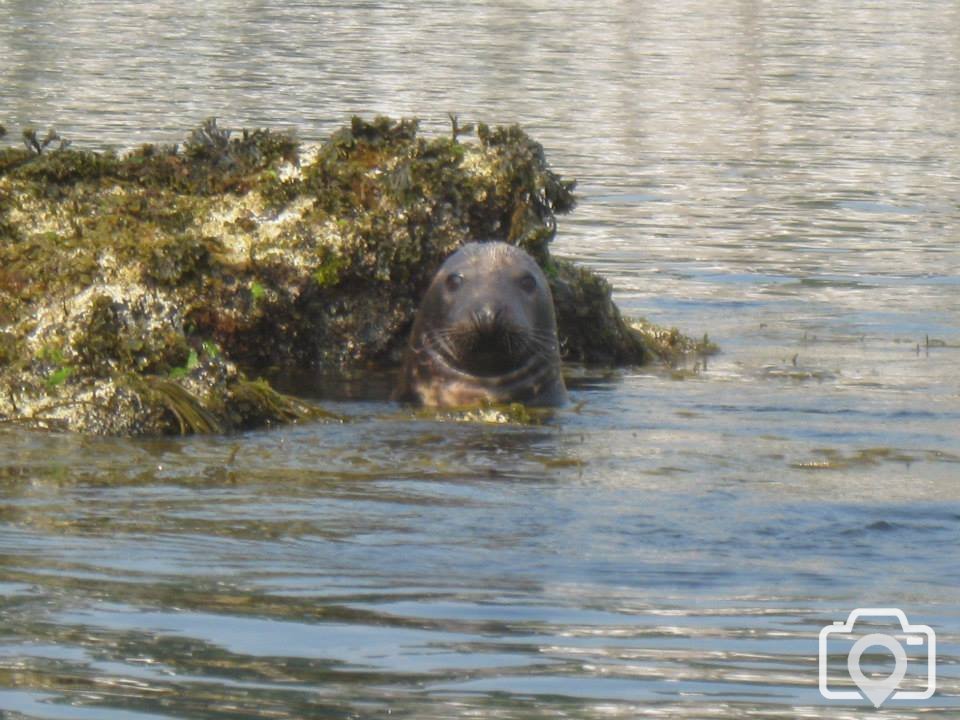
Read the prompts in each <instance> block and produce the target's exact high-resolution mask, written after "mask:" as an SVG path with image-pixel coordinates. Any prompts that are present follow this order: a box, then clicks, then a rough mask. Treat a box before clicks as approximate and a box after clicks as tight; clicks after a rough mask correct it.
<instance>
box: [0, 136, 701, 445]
mask: <svg viewBox="0 0 960 720" xmlns="http://www.w3.org/2000/svg"><path fill="white" fill-rule="evenodd" d="M451 123H452V132H451V134H450V135H445V136H441V137H433V138H426V137H423V136H421V135H420V133H419V127H418V123H417V121H416V120H393V119H390V118H384V117H378V118H375V119H373V120H364V119H362V118H358V117H355V118H353V119H352V120H351V122H350V124H349V125H348V126H346V127H344V128H342V129H340V130H338V131H337V132H335V133H334V134H333V135H331V136H330V138H329V139H328V140H327V141H326V142H324V143H322V144H320V145H319V146H316V147H309V148H304V147H302V146H301V145H300V143H299V142H298V141H297V140H296V139H295V138H294V137H293V136H292V135H289V134H286V133H276V132H272V131H269V130H243V131H240V132H237V133H234V132H231V131H228V130H224V129H222V128H220V126H219V125H218V124H217V122H216V120H214V119H210V120H208V121H206V122H205V123H203V125H201V127H199V128H197V129H196V130H194V131H193V132H192V133H190V134H189V136H188V137H187V140H186V141H185V143H183V145H182V146H166V147H164V146H155V145H145V146H142V147H139V148H135V149H133V150H130V151H129V152H126V153H124V154H117V153H114V152H103V153H95V152H90V151H86V150H78V149H74V148H73V147H71V146H69V144H68V143H66V142H65V141H62V140H61V139H60V138H59V136H56V134H55V133H48V134H47V136H46V137H44V138H40V137H39V136H38V135H37V134H36V133H34V134H33V135H31V136H30V137H29V138H28V137H27V136H25V137H24V140H25V146H24V147H22V148H5V149H0V420H5V421H10V422H16V421H18V420H19V421H22V422H24V423H25V424H29V425H31V426H37V427H64V428H68V429H74V430H79V431H83V432H95V433H120V434H142V433H164V432H169V433H193V432H225V431H230V430H235V429H241V428H247V427H256V426H258V425H263V424H267V423H271V422H291V421H297V420H301V419H306V418H314V417H317V416H318V411H317V409H316V408H314V407H312V406H310V405H308V404H305V403H302V402H301V401H298V400H296V399H294V398H290V397H289V396H285V395H281V394H280V393H277V392H275V391H274V390H272V389H271V388H270V387H269V385H268V384H266V383H265V382H262V381H253V380H249V379H248V376H249V377H256V376H257V375H260V374H263V373H265V372H268V371H274V370H277V369H280V370H282V369H284V368H314V369H317V370H337V371H352V370H356V369H360V368H365V367H370V366H383V365H387V366H390V365H394V364H397V363H398V362H399V360H400V358H401V354H402V351H403V348H404V345H405V343H406V336H407V333H408V331H409V327H410V325H411V323H412V319H413V316H414V313H415V312H416V307H417V303H418V299H419V297H420V296H421V294H422V292H423V291H424V289H425V288H426V287H427V285H428V284H429V282H430V279H431V277H432V275H433V273H434V272H435V271H436V268H437V267H438V266H439V265H440V263H441V262H442V261H443V259H444V258H445V257H446V256H447V255H449V254H450V253H451V252H452V251H453V250H455V249H456V248H457V247H459V246H460V245H461V244H463V243H465V242H468V241H470V240H475V239H489V240H505V241H508V242H512V243H515V244H518V245H521V246H523V247H524V248H525V249H527V250H528V251H529V252H530V253H531V254H532V255H534V257H536V258H537V259H538V261H539V262H540V264H541V265H542V266H543V267H544V269H545V271H546V273H547V275H548V277H549V278H550V281H551V286H552V288H553V292H554V297H555V301H556V306H557V317H558V324H559V329H560V336H561V339H562V343H563V355H564V358H565V359H568V360H574V361H579V362H585V363H602V364H615V365H622V364H640V363H643V362H647V361H650V360H652V359H656V358H660V359H663V358H666V357H667V355H668V353H667V352H666V350H665V348H670V350H671V352H675V353H676V352H689V351H691V349H692V348H693V347H694V345H695V344H693V343H692V341H689V340H688V339H686V338H684V337H683V336H682V335H681V334H680V333H677V332H676V331H674V332H673V334H670V333H667V334H666V335H665V334H664V333H662V332H661V333H660V334H659V335H658V334H657V332H654V331H652V330H649V328H651V327H653V326H644V327H645V328H646V329H647V331H646V332H644V331H642V330H641V329H638V327H637V326H636V325H635V324H631V323H630V322H627V321H625V320H624V319H623V318H622V317H621V316H620V313H619V311H618V310H617V308H616V306H615V304H614V303H613V302H612V300H611V298H610V295H611V289H610V287H609V285H608V284H607V283H606V282H605V281H604V280H603V279H602V278H600V277H598V276H597V275H595V274H594V273H591V272H589V271H587V270H585V269H583V268H578V267H576V266H574V265H573V264H571V263H569V262H565V261H562V260H558V259H556V258H553V257H551V256H550V253H549V248H548V243H549V242H550V240H551V239H552V238H553V236H554V234H555V232H556V216H557V214H560V213H564V212H568V211H570V210H571V209H572V208H573V207H574V204H575V198H574V195H573V189H574V183H573V182H571V181H567V180H564V179H562V178H560V177H559V176H558V175H557V174H555V173H554V172H553V171H552V170H551V169H550V167H549V165H548V163H547V161H546V157H545V154H544V152H543V148H542V147H541V146H540V145H539V144H538V143H536V142H535V141H534V140H532V139H531V138H530V137H529V136H528V135H527V134H526V133H525V132H524V131H523V130H522V129H520V128H519V127H516V126H510V127H496V128H491V127H489V126H486V125H483V124H479V125H477V130H476V140H472V139H470V138H469V133H470V131H471V128H470V126H461V125H460V124H459V122H458V121H457V120H456V119H453V120H452V121H451ZM54 350H55V351H56V354H53V353H54Z"/></svg>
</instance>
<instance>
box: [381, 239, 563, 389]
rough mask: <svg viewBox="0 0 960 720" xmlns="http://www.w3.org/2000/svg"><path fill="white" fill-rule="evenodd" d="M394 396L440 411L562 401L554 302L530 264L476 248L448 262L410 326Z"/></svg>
mask: <svg viewBox="0 0 960 720" xmlns="http://www.w3.org/2000/svg"><path fill="white" fill-rule="evenodd" d="M396 397H397V398H398V399H400V400H411V401H416V402H420V403H423V404H424V405H436V406H439V407H455V406H462V405H471V404H476V403H480V402H485V401H486V402H497V403H505V402H522V403H526V404H528V405H560V404H562V403H564V402H565V401H566V399H567V390H566V387H565V386H564V384H563V376H562V375H561V372H560V345H559V342H558V340H557V321H556V317H555V316H554V310H553V297H552V296H551V294H550V286H549V285H548V283H547V279H546V277H544V275H543V273H542V272H541V271H540V268H539V267H538V266H537V263H536V262H535V261H534V259H533V258H532V257H530V256H529V255H528V254H527V253H525V252H524V251H523V250H520V249H519V248H516V247H514V246H512V245H508V244H506V243H502V242H483V243H479V242H474V243H468V244H467V245H464V246H463V247H461V248H460V249H459V250H457V252H455V253H454V254H453V255H451V256H450V257H448V258H447V260H446V261H445V262H444V263H443V265H442V266H441V267H440V269H439V270H438V271H437V274H436V276H434V278H433V281H432V282H431V283H430V287H429V288H428V289H427V292H426V295H424V298H423V302H422V303H421V304H420V310H419V311H418V312H417V317H416V320H414V323H413V330H412V331H411V333H410V342H409V345H408V347H407V354H406V360H405V363H404V367H403V375H402V377H401V381H400V385H399V387H398V389H397V393H396Z"/></svg>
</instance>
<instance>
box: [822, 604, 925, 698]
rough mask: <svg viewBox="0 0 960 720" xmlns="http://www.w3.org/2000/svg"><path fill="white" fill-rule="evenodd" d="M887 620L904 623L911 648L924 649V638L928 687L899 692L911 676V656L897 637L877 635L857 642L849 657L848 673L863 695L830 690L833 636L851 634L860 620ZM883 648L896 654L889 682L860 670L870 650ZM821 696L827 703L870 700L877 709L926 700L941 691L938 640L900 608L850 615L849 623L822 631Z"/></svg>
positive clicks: (887, 679)
mask: <svg viewBox="0 0 960 720" xmlns="http://www.w3.org/2000/svg"><path fill="white" fill-rule="evenodd" d="M862 617H884V618H896V619H897V620H899V621H900V627H901V628H902V629H903V633H902V634H903V636H904V639H905V640H906V643H907V645H923V644H924V639H923V637H922V636H923V635H925V636H926V638H927V639H926V643H927V687H926V689H925V690H922V691H909V692H908V691H906V690H897V686H898V685H899V684H900V681H901V680H903V676H904V675H905V674H906V672H907V654H906V652H905V651H904V649H903V645H901V644H900V642H899V641H898V640H897V639H896V637H894V636H893V635H887V634H885V633H874V634H872V635H865V636H864V637H862V638H860V639H859V640H857V642H856V643H854V645H853V647H852V648H851V649H850V655H849V656H848V657H847V670H848V671H849V672H850V677H851V679H852V680H853V681H854V682H855V683H856V684H857V687H858V688H860V691H861V692H857V691H856V690H831V689H830V688H829V687H827V638H828V637H829V636H830V635H840V634H851V633H852V632H853V625H854V623H855V622H856V621H857V619H858V618H862ZM877 645H879V646H882V647H885V648H886V649H887V650H889V651H890V652H891V653H893V658H894V668H893V672H892V673H891V674H890V675H889V676H888V677H885V678H882V679H880V680H874V679H871V678H868V677H866V676H865V675H864V674H863V671H862V670H861V669H860V656H861V655H863V653H864V651H865V650H866V649H867V648H869V647H874V646H877ZM819 669H820V694H821V695H823V697H825V698H826V699H827V700H860V699H862V698H864V697H866V698H867V699H868V700H870V702H871V703H873V705H874V707H880V706H881V705H882V704H883V703H884V702H886V700H887V699H888V698H889V697H891V695H892V697H893V699H894V700H926V699H927V698H929V697H932V696H933V693H935V692H936V690H937V636H936V634H935V633H934V632H933V629H932V628H931V627H930V626H929V625H911V624H910V622H909V621H908V620H907V616H906V614H905V613H904V612H903V610H898V609H897V608H857V609H856V610H854V611H853V612H851V613H850V616H849V617H848V618H847V621H846V622H845V623H844V622H841V621H836V622H834V623H833V624H832V625H827V626H826V627H824V628H823V629H821V630H820V668H819Z"/></svg>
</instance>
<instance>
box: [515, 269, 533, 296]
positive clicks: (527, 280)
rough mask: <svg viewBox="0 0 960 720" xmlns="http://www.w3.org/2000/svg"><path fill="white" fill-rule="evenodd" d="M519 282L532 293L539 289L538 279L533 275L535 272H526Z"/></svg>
mask: <svg viewBox="0 0 960 720" xmlns="http://www.w3.org/2000/svg"><path fill="white" fill-rule="evenodd" d="M518 282H519V283H520V287H521V288H523V289H524V290H525V291H526V292H528V293H532V292H533V291H534V290H536V289H537V279H536V278H535V277H534V276H533V273H526V274H524V276H523V277H521V278H520V280H519V281H518Z"/></svg>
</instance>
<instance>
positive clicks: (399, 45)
mask: <svg viewBox="0 0 960 720" xmlns="http://www.w3.org/2000/svg"><path fill="white" fill-rule="evenodd" d="M595 5H596V6H589V7H588V6H586V4H583V3H574V2H563V1H561V2H550V3H547V2H543V1H542V0H527V2H523V3H505V2H504V3H498V2H488V3H460V4H451V3H437V2H419V3H400V2H393V3H390V2H363V3H344V4H316V3H296V2H284V3H279V2H271V1H266V2H256V3H253V2H249V3H225V2H208V3H202V4H196V3H186V2H159V3H156V2H155V3H139V2H125V3H103V2H88V3H51V2H31V3H27V2H19V1H18V2H0V13H2V16H3V22H2V23H0V58H2V68H3V69H2V73H0V77H2V80H0V122H2V123H3V124H4V125H6V126H7V127H8V128H9V129H11V130H12V131H14V132H13V133H12V135H15V132H16V131H17V130H18V129H19V128H21V127H23V126H25V125H28V124H32V125H35V126H36V127H38V128H41V129H45V128H46V127H48V126H50V125H55V126H56V127H57V129H58V130H59V131H60V132H61V134H62V135H64V136H66V137H68V138H70V139H72V140H73V142H74V143H75V146H81V147H106V146H113V147H118V148H124V147H128V146H130V145H132V144H135V143H139V142H143V141H148V140H149V141H154V142H175V141H178V140H181V139H182V138H183V137H184V136H185V135H186V133H187V132H188V131H189V129H190V128H192V127H195V126H196V125H197V124H199V122H200V121H201V120H202V119H203V118H204V117H206V116H208V115H218V116H219V117H220V118H221V124H222V125H225V126H228V127H231V126H232V127H239V126H250V125H267V126H270V127H273V128H284V127H296V128H297V130H298V132H299V133H300V135H301V137H302V138H303V139H305V140H308V141H310V140H319V139H322V138H323V137H325V136H326V135H327V134H328V133H329V132H330V131H331V130H332V129H334V128H336V127H338V126H339V125H341V124H342V123H343V122H345V120H346V118H347V117H348V116H349V114H350V113H353V112H359V113H362V114H365V115H368V116H369V115H371V114H373V113H376V112H384V113H388V114H391V115H418V116H421V117H423V118H424V127H425V130H426V131H427V132H444V131H446V128H447V122H448V121H447V119H446V112H448V111H452V112H457V113H459V114H460V115H461V118H462V120H463V121H475V120H480V121H486V122H489V123H503V122H514V121H516V122H521V123H522V124H523V125H524V126H525V127H526V128H528V129H529V130H530V132H531V133H532V134H533V136H534V137H535V138H537V139H538V140H540V141H541V142H543V143H544V145H545V146H546V149H547V152H548V155H549V157H550V159H551V161H552V163H553V164H554V166H555V167H556V168H557V169H558V170H559V171H560V172H562V173H563V174H564V175H565V176H567V177H576V178H578V179H579V180H580V186H579V190H580V197H581V202H580V206H579V208H578V209H577V210H576V211H575V212H574V213H573V214H572V215H570V216H569V217H566V218H562V219H561V222H560V235H559V237H558V239H557V241H556V243H555V251H556V252H558V253H560V254H564V255H567V256H570V257H573V258H575V259H577V260H579V261H580V262H583V263H585V264H587V265H589V266H591V267H594V268H596V269H598V270H599V271H601V272H602V273H603V274H604V275H605V276H607V277H608V278H609V279H610V280H611V282H612V283H613V284H614V286H615V287H616V289H617V300H618V302H619V303H620V305H621V307H622V308H623V309H624V311H625V312H627V313H628V314H632V315H645V316H648V317H650V318H652V319H655V320H658V321H661V322H667V323H671V324H676V325H678V326H679V327H680V328H682V329H684V330H685V331H687V332H689V333H691V334H694V335H698V334H700V333H703V332H709V334H710V337H711V338H712V339H714V340H716V341H717V342H719V344H720V345H721V346H722V348H723V350H724V352H723V354H721V355H720V356H717V357H715V358H712V359H711V360H710V362H709V365H708V367H707V369H706V370H705V371H704V372H701V373H700V374H697V375H694V376H689V375H677V374H675V373H671V372H669V371H665V370H658V369H643V370H624V371H620V372H614V373H601V372H596V371H583V370H578V369H576V368H571V373H572V377H571V380H572V382H571V385H572V399H573V406H572V407H571V408H570V409H567V410H564V411H562V412H560V413H559V414H558V415H557V417H556V418H555V419H554V420H553V421H552V422H549V423H547V424H545V425H543V426H539V427H537V426H533V427H518V426H495V425H477V424H471V423H456V422H449V421H443V420H440V419H438V420H431V419H424V418H414V417H412V416H411V415H410V414H409V413H407V412H406V411H403V410H401V409H399V408H397V407H395V406H392V405H390V404H389V403H387V402H384V401H383V400H382V399H379V398H378V395H377V393H376V392H363V391H362V389H361V391H360V392H358V393H356V395H357V398H356V399H352V400H347V399H337V398H332V399H331V398H328V399H327V402H328V404H329V405H330V406H331V408H332V409H336V410H338V411H340V412H343V413H345V414H347V415H348V416H350V418H351V422H349V423H346V424H342V425H336V424H315V425H307V426H301V427H292V428H285V429H280V430H274V431H269V432H256V433H250V434H246V435H243V436H237V437H220V438H189V439H154V440H137V441H130V440H118V439H94V438H83V437H73V436H63V435H54V434H51V435H45V434H35V433H24V432H20V431H16V430H13V429H3V430H0V484H2V488H3V491H2V503H0V711H2V713H0V714H4V715H5V716H6V717H11V718H56V719H58V720H59V719H61V718H62V719H64V720H74V719H77V720H80V719H86V718H91V719H92V718H111V719H124V720H125V719H127V718H130V719H131V720H140V719H144V720H145V719H147V718H182V717H191V718H194V717H204V718H259V717H263V718H267V717H272V718H306V717H315V718H346V717H358V718H366V717H370V718H374V717H376V718H381V717H386V716H387V715H388V714H389V715H390V716H391V717H410V718H455V717H471V716H472V717H477V716H479V717H495V718H529V717H570V718H597V717H630V718H634V717H667V718H672V717H677V718H705V717H710V718H742V717H764V718H773V717H807V718H838V717H840V718H861V717H864V718H865V717H878V716H883V717H891V718H893V717H896V718H919V717H924V718H934V717H942V718H947V717H956V716H957V713H958V708H960V699H958V698H960V670H958V667H960V666H958V663H960V594H958V576H960V560H958V546H960V485H958V482H957V480H958V478H960V432H958V425H960V390H958V385H957V373H956V368H957V362H958V357H960V355H958V353H960V313H958V311H960V281H958V278H960V253H958V251H957V249H956V245H957V234H958V221H960V208H958V200H957V198H958V197H960V137H958V136H960V128H958V118H960V80H958V77H960V76H958V75H957V73H956V68H957V67H958V65H960V58H958V54H960V9H958V6H957V5H956V4H955V3H950V2H946V1H945V0H944V1H934V2H919V1H917V0H913V1H911V0H908V1H901V2H893V1H889V2H886V1H881V2H875V3H869V4H867V3H843V2H839V1H838V0H822V1H820V2H811V1H810V0H804V1H803V2H800V1H799V0H796V1H793V0H786V1H785V2H780V3H763V2H756V1H750V0H744V1H743V2H719V3H718V2H704V1H703V0H687V1H683V2H675V3H653V4H651V3H631V2H622V3H605V4H595ZM682 378H685V379H682ZM373 387H376V385H373ZM317 392H318V393H319V394H322V392H321V389H319V386H318V390H317ZM856 607H899V608H902V609H903V610H904V611H905V612H906V613H907V615H908V616H909V619H910V620H911V621H913V622H914V623H923V624H928V625H930V626H931V628H932V629H933V630H935V632H936V634H937V640H938V645H937V651H938V652H937V655H938V656H939V663H938V666H937V668H938V677H937V680H938V693H937V695H936V696H934V697H933V698H931V699H930V700H926V701H911V702H905V701H898V700H890V701H889V702H888V703H887V704H886V705H884V707H883V709H882V711H880V712H879V713H875V712H874V711H873V710H872V708H870V706H869V705H867V704H866V703H864V702H859V703H857V702H849V701H848V702H844V703H836V702H830V701H827V700H825V699H824V698H822V697H821V696H820V694H819V692H818V689H817V687H818V686H817V656H818V644H817V640H818V634H819V631H820V628H821V627H822V626H824V625H826V624H828V623H830V622H832V621H836V620H843V619H845V618H846V617H847V614H848V613H849V612H850V611H851V610H852V609H854V608H856ZM879 627H880V629H885V630H890V629H891V626H882V625H881V626H879ZM908 649H909V650H910V652H911V658H912V659H911V661H910V663H909V668H908V670H909V671H908V678H912V680H908V681H905V682H906V683H907V684H908V685H910V687H911V688H913V689H918V688H920V687H921V686H922V684H923V683H922V680H923V677H922V676H923V670H924V666H922V665H921V664H920V663H919V662H917V659H918V657H919V654H920V653H921V651H918V650H917V649H915V648H913V649H911V648H908ZM868 661H869V662H868V663H867V664H869V665H870V668H872V669H873V670H875V671H878V672H882V674H889V672H890V670H891V669H892V661H891V657H890V656H889V655H884V654H883V653H882V652H881V653H877V654H876V655H875V656H873V657H872V658H868ZM845 672H846V667H845V661H844V657H843V656H842V655H837V656H835V657H834V658H833V659H832V664H831V666H830V668H829V680H830V683H831V687H834V688H836V687H841V689H842V683H843V681H842V678H843V675H844V673H845ZM834 681H836V682H837V683H839V684H838V685H837V686H834V684H833V683H834Z"/></svg>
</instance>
